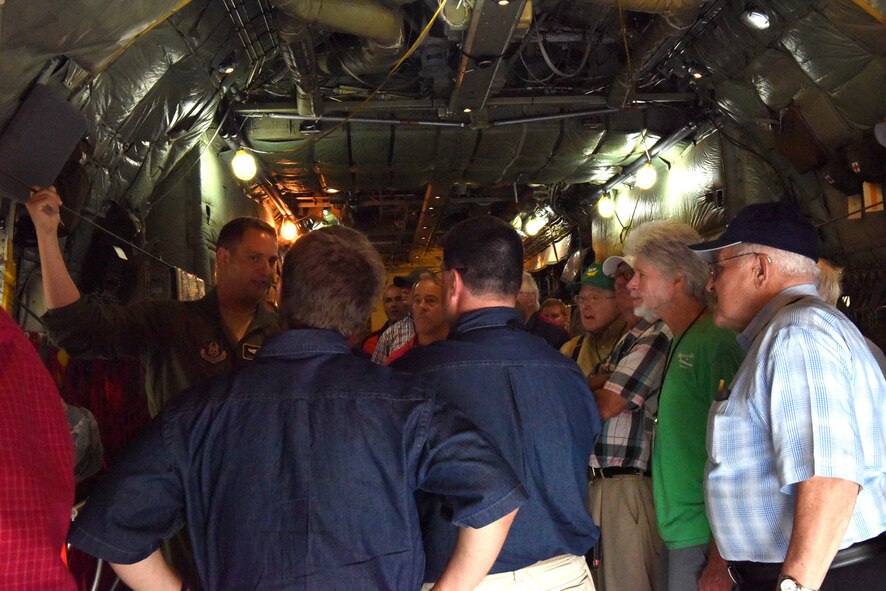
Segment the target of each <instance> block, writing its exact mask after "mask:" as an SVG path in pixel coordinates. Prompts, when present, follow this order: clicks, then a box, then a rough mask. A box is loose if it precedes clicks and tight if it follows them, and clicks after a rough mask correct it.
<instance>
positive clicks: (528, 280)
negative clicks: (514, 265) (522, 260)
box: [520, 271, 541, 312]
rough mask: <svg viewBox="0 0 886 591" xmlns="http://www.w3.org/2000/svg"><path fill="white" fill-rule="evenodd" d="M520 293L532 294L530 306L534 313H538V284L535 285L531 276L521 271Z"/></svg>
mask: <svg viewBox="0 0 886 591" xmlns="http://www.w3.org/2000/svg"><path fill="white" fill-rule="evenodd" d="M520 291H528V292H532V297H533V302H534V303H533V305H532V306H533V310H534V311H535V312H538V310H539V308H540V307H541V306H540V304H539V303H538V283H536V282H535V279H534V278H533V277H532V275H530V274H529V273H527V272H526V271H523V283H522V284H521V285H520Z"/></svg>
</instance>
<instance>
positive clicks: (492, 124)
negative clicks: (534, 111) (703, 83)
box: [489, 107, 642, 127]
mask: <svg viewBox="0 0 886 591" xmlns="http://www.w3.org/2000/svg"><path fill="white" fill-rule="evenodd" d="M641 108H642V107H641ZM621 110H622V109H595V110H593V111H574V112H572V113H558V114H556V115H538V116H536V117H521V118H519V119H501V120H499V121H490V122H489V127H506V126H508V125H522V124H524V123H538V122H540V121H558V120H560V119H574V118H575V117H592V116H594V115H610V114H612V113H618V112H619V111H621Z"/></svg>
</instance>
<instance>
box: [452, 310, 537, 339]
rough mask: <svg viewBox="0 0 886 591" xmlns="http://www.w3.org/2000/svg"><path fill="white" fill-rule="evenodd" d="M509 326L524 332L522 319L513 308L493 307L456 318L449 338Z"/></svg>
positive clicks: (472, 311) (466, 313)
mask: <svg viewBox="0 0 886 591" xmlns="http://www.w3.org/2000/svg"><path fill="white" fill-rule="evenodd" d="M505 326H510V327H512V328H520V329H522V330H526V327H525V326H524V324H523V317H522V316H520V314H519V313H518V312H517V310H516V309H514V308H507V307H504V306H495V307H492V308H479V309H477V310H471V311H470V312H465V313H464V314H462V315H461V316H459V317H458V320H457V321H456V322H455V326H453V327H452V333H451V335H450V338H452V337H454V336H457V335H461V334H465V333H468V332H471V331H473V330H480V329H484V328H501V327H505Z"/></svg>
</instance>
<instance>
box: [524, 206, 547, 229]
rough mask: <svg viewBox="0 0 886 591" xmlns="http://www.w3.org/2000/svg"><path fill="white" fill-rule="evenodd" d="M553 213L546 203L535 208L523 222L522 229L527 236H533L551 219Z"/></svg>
mask: <svg viewBox="0 0 886 591" xmlns="http://www.w3.org/2000/svg"><path fill="white" fill-rule="evenodd" d="M553 214H554V212H553V211H551V208H550V207H548V206H547V205H545V206H544V207H541V208H539V209H537V210H535V211H534V212H533V213H531V214H530V215H529V217H528V218H526V223H525V224H523V231H524V232H526V235H527V236H535V235H536V234H538V233H539V232H540V231H541V229H542V228H544V227H545V225H546V224H547V223H548V222H549V221H550V220H551V216H552V215H553Z"/></svg>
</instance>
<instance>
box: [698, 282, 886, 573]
mask: <svg viewBox="0 0 886 591" xmlns="http://www.w3.org/2000/svg"><path fill="white" fill-rule="evenodd" d="M738 341H739V344H740V345H741V346H742V348H743V349H744V350H745V351H746V352H747V356H746V357H745V360H744V362H743V363H742V365H741V367H740V368H739V370H738V373H737V374H736V375H735V378H734V379H733V380H732V383H731V384H730V388H729V390H725V391H723V392H721V395H720V396H718V400H722V401H719V402H715V403H714V405H713V407H712V408H711V413H710V417H709V418H708V436H707V446H708V463H707V468H706V471H705V472H706V476H705V501H706V504H707V511H708V517H709V519H710V522H711V528H712V530H713V532H714V537H715V538H716V540H717V546H718V548H719V550H720V553H721V554H722V555H723V557H724V558H726V559H727V560H751V561H755V562H783V561H784V558H785V554H786V552H787V548H788V542H789V541H790V536H791V530H792V529H793V518H794V507H795V497H794V494H795V493H796V487H797V484H798V483H800V482H802V481H804V480H807V479H808V478H810V477H812V476H824V477H830V478H843V479H846V480H851V481H853V482H857V483H858V484H860V485H861V486H862V488H861V491H860V492H859V494H858V499H857V500H856V504H855V510H854V511H853V513H852V520H851V521H850V523H849V527H848V529H847V530H846V534H845V536H844V537H843V542H842V544H841V545H840V547H841V548H845V547H846V546H849V545H851V544H854V543H855V542H860V541H863V540H866V539H869V538H873V537H875V536H876V535H878V534H879V533H880V532H882V531H886V382H884V378H883V374H882V373H881V372H880V369H879V368H878V366H877V363H876V362H875V361H874V358H873V356H872V355H871V352H870V350H869V349H868V347H867V345H866V344H865V341H864V338H863V337H862V336H861V334H860V333H859V332H858V329H857V328H855V326H854V325H853V324H852V323H851V322H850V321H849V320H848V319H847V318H846V317H845V316H843V314H841V313H840V312H838V311H837V310H836V309H835V308H833V307H831V306H829V305H827V304H825V303H824V302H822V301H821V300H820V299H819V298H818V294H817V293H816V291H815V288H814V287H813V286H812V285H800V286H795V287H791V288H788V289H786V290H784V291H782V292H781V293H780V294H779V295H777V296H776V297H775V298H773V300H772V301H771V302H769V304H767V306H766V307H765V308H763V310H761V311H760V312H759V313H758V314H757V315H756V316H755V317H754V319H753V320H752V321H751V323H750V324H749V325H748V326H747V328H746V329H745V330H744V332H742V333H741V335H739V337H738ZM727 396H728V398H726V397H727ZM723 398H725V400H723Z"/></svg>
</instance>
